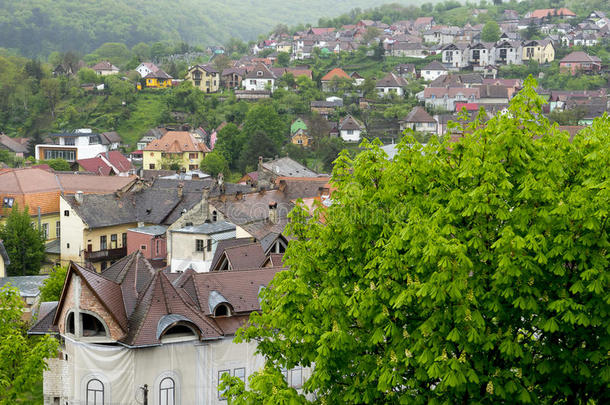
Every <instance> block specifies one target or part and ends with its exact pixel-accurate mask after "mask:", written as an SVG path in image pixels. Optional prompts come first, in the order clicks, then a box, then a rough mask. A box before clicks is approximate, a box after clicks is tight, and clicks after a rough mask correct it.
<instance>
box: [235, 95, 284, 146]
mask: <svg viewBox="0 0 610 405" xmlns="http://www.w3.org/2000/svg"><path fill="white" fill-rule="evenodd" d="M243 132H244V134H245V135H246V137H248V138H251V137H253V136H254V135H255V134H256V133H259V132H262V133H264V134H266V136H267V137H268V138H269V139H270V140H271V141H272V142H273V143H274V144H275V148H274V149H275V150H277V149H279V148H280V146H281V145H282V143H283V142H284V141H285V140H286V136H287V132H288V125H286V124H285V123H284V122H283V121H282V118H281V117H280V115H279V114H278V113H277V111H276V110H275V108H273V105H272V104H270V103H262V102H259V103H257V104H255V105H254V106H253V107H252V108H250V111H248V114H247V115H246V120H245V121H244V128H243Z"/></svg>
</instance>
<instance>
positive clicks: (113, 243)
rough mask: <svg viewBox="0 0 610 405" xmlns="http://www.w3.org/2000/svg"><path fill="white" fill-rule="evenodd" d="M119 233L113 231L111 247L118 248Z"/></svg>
mask: <svg viewBox="0 0 610 405" xmlns="http://www.w3.org/2000/svg"><path fill="white" fill-rule="evenodd" d="M117 243H118V240H117V235H116V233H113V234H112V235H110V249H116V248H117Z"/></svg>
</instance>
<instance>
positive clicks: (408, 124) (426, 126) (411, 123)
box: [400, 106, 438, 133]
mask: <svg viewBox="0 0 610 405" xmlns="http://www.w3.org/2000/svg"><path fill="white" fill-rule="evenodd" d="M437 126H438V125H437V122H436V120H435V119H434V118H433V117H432V116H431V115H430V114H428V112H427V111H426V110H425V109H424V108H423V107H419V106H417V107H414V108H413V109H412V110H411V112H410V113H409V114H408V115H407V116H406V118H405V119H404V120H402V121H401V122H400V130H401V131H404V130H405V129H407V128H408V129H411V130H413V131H415V132H430V133H436V132H437Z"/></svg>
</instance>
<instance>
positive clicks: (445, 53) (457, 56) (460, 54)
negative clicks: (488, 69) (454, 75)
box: [441, 43, 469, 70]
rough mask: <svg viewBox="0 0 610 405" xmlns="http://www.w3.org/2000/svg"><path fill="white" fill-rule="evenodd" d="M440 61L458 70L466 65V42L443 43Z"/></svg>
mask: <svg viewBox="0 0 610 405" xmlns="http://www.w3.org/2000/svg"><path fill="white" fill-rule="evenodd" d="M441 54H442V62H443V64H444V65H446V66H449V67H450V68H453V69H454V70H460V69H462V68H465V67H467V66H468V62H469V55H468V44H465V43H454V44H448V45H445V46H444V47H443V48H442V51H441Z"/></svg>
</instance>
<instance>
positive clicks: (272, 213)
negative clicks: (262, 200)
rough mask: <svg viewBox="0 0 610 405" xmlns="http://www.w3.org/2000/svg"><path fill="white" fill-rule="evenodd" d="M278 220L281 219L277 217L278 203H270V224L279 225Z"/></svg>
mask: <svg viewBox="0 0 610 405" xmlns="http://www.w3.org/2000/svg"><path fill="white" fill-rule="evenodd" d="M278 219H279V218H278V215H277V202H275V201H269V222H271V223H273V224H277V222H278Z"/></svg>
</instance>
